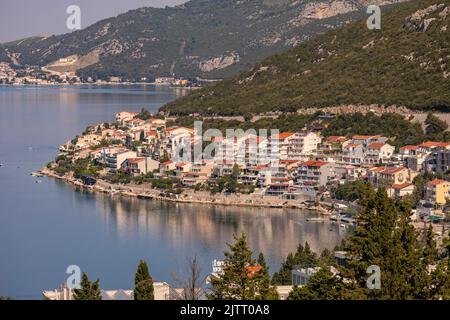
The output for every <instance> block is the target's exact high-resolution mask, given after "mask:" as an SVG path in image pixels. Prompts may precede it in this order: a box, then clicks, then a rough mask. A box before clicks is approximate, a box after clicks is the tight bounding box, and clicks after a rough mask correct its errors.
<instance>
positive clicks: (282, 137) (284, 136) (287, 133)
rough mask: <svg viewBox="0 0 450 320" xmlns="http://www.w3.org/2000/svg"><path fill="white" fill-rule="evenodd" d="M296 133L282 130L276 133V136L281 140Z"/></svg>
mask: <svg viewBox="0 0 450 320" xmlns="http://www.w3.org/2000/svg"><path fill="white" fill-rule="evenodd" d="M294 134H295V132H281V133H280V134H278V135H275V136H274V138H275V139H279V140H284V139H286V138H289V137H291V136H293V135H294Z"/></svg>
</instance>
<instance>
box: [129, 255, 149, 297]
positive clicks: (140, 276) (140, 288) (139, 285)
mask: <svg viewBox="0 0 450 320" xmlns="http://www.w3.org/2000/svg"><path fill="white" fill-rule="evenodd" d="M134 300H154V288H153V279H152V276H151V275H150V272H149V271H148V266H147V262H145V261H144V260H141V261H140V263H139V266H138V268H137V271H136V274H135V276H134Z"/></svg>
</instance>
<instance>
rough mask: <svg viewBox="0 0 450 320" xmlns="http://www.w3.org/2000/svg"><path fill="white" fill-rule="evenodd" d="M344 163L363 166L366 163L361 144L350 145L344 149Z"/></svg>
mask: <svg viewBox="0 0 450 320" xmlns="http://www.w3.org/2000/svg"><path fill="white" fill-rule="evenodd" d="M342 162H343V163H346V164H349V165H354V166H361V165H362V164H363V163H364V149H363V145H362V144H360V143H349V144H347V145H346V146H344V147H343V152H342Z"/></svg>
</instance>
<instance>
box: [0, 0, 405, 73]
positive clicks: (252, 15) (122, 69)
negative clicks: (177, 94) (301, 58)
mask: <svg viewBox="0 0 450 320" xmlns="http://www.w3.org/2000/svg"><path fill="white" fill-rule="evenodd" d="M401 1H405V0H320V1H314V0H192V1H189V2H186V3H185V4H183V5H180V6H176V7H166V8H141V9H137V10H132V11H129V12H127V13H124V14H122V15H119V16H117V17H115V18H109V19H105V20H102V21H100V22H98V23H95V24H94V25H92V26H90V27H88V28H86V29H83V30H79V31H76V32H72V33H68V34H64V35H59V36H51V37H33V38H29V39H25V40H20V41H15V42H11V43H7V44H3V45H0V62H2V61H3V62H9V63H13V64H15V65H22V66H23V65H34V66H42V67H46V68H47V69H49V70H52V71H60V72H62V71H75V70H78V74H79V75H81V76H84V77H87V76H93V77H94V78H97V77H99V78H103V79H104V78H107V77H109V76H122V77H124V78H127V79H138V78H140V77H149V76H150V77H154V76H167V75H170V74H173V73H175V74H176V75H177V76H181V77H186V78H195V77H201V78H209V79H214V78H223V77H229V76H231V75H234V74H236V73H238V72H239V71H242V70H245V69H248V68H250V67H251V66H253V65H254V64H255V63H258V62H260V61H261V60H263V58H265V57H268V56H270V55H272V54H275V53H278V52H282V51H284V50H286V49H287V48H292V47H295V46H297V45H298V44H300V43H302V42H304V41H306V40H308V39H310V38H312V37H314V36H316V35H317V34H320V33H324V32H326V31H328V30H329V29H331V28H333V27H335V26H340V25H343V24H345V23H347V22H349V21H352V20H355V19H356V18H358V17H361V16H363V15H364V14H365V8H366V6H368V5H369V4H380V5H381V4H382V5H388V4H393V3H397V2H401ZM60 59H62V60H60Z"/></svg>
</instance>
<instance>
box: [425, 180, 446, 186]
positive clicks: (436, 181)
mask: <svg viewBox="0 0 450 320" xmlns="http://www.w3.org/2000/svg"><path fill="white" fill-rule="evenodd" d="M446 182H447V181H445V180H440V179H434V180H433V181H430V182H428V183H427V186H430V187H431V186H437V185H440V184H441V183H446Z"/></svg>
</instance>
